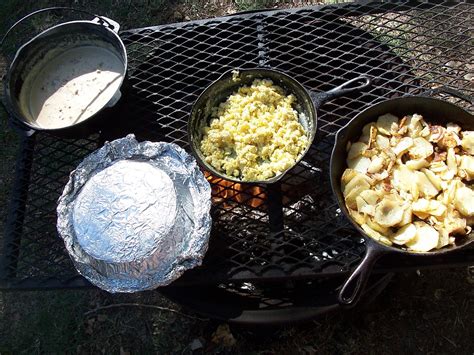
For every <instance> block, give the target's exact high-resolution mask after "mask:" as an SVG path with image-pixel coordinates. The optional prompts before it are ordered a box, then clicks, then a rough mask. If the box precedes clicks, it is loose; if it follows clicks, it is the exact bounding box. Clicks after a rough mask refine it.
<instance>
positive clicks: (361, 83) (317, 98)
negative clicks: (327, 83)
mask: <svg viewBox="0 0 474 355" xmlns="http://www.w3.org/2000/svg"><path fill="white" fill-rule="evenodd" d="M370 85H372V79H370V78H369V77H368V76H365V75H361V76H359V77H357V78H354V79H351V80H348V81H346V82H345V83H343V84H341V85H339V86H337V87H335V88H333V89H331V90H329V91H326V92H318V93H315V92H313V91H310V92H309V94H310V96H311V99H312V100H313V102H314V105H315V106H316V107H317V108H318V107H320V106H321V105H322V104H323V103H324V102H326V101H328V100H332V99H335V98H336V97H339V96H343V95H346V94H350V93H352V92H356V91H360V90H363V89H366V88H368V87H369V86H370Z"/></svg>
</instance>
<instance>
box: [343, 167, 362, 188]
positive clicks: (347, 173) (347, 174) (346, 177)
mask: <svg viewBox="0 0 474 355" xmlns="http://www.w3.org/2000/svg"><path fill="white" fill-rule="evenodd" d="M357 174H359V172H357V171H355V170H354V169H346V170H344V172H343V173H342V177H341V182H342V184H343V185H344V186H345V185H347V184H348V183H349V181H351V180H352V179H353V178H354V177H355V176H356V175H357Z"/></svg>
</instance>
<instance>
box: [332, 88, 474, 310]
mask: <svg viewBox="0 0 474 355" xmlns="http://www.w3.org/2000/svg"><path fill="white" fill-rule="evenodd" d="M443 91H448V92H449V93H451V94H454V95H455V96H458V97H462V98H463V99H467V100H468V101H470V102H472V100H471V99H470V98H466V96H465V95H463V94H460V93H457V92H455V91H454V90H452V89H447V90H446V89H445V90H443ZM385 113H392V114H394V115H396V116H398V117H403V116H404V115H409V114H413V113H418V114H421V115H422V116H423V118H424V119H425V121H426V122H428V123H438V124H443V125H446V124H447V123H448V122H455V123H457V124H459V126H461V127H462V129H463V130H474V116H473V115H471V114H470V113H469V112H467V111H465V110H463V109H462V108H460V107H459V106H456V105H454V104H451V103H448V102H445V101H442V100H438V99H434V98H430V97H423V96H409V97H402V98H397V99H391V100H387V101H383V102H381V103H378V104H376V105H373V106H371V107H369V108H368V109H366V110H364V111H362V112H361V113H359V114H358V115H357V116H355V117H354V118H353V119H352V120H351V121H350V122H349V123H348V124H347V125H346V126H345V127H343V128H341V130H340V131H339V132H338V133H337V134H336V142H335V145H334V149H333V151H332V155H331V163H330V164H331V170H330V174H331V186H332V189H333V192H334V195H335V196H336V199H337V202H338V204H339V207H340V208H341V210H342V211H343V213H344V214H345V216H346V217H347V218H348V219H349V220H350V221H351V222H352V224H353V225H354V227H355V228H356V229H357V230H358V231H359V233H361V234H362V235H363V236H364V237H365V240H366V247H367V251H366V254H365V256H364V258H363V260H362V262H361V263H360V265H359V266H358V267H357V268H356V269H355V271H354V272H353V273H352V274H351V276H350V277H349V279H348V280H347V281H346V282H345V284H344V285H343V287H342V289H341V291H340V293H339V302H340V303H341V304H343V305H352V304H355V303H356V302H357V300H358V299H359V297H360V295H361V293H362V290H363V288H364V287H365V285H366V283H367V280H368V278H369V276H370V273H371V270H372V267H373V265H374V264H375V262H376V261H377V260H378V259H379V258H380V257H381V256H382V255H384V254H388V253H393V254H404V255H421V256H422V257H429V256H430V255H439V254H445V253H450V252H452V251H454V250H456V249H459V248H463V247H465V246H467V245H468V244H471V243H472V242H473V241H474V232H471V233H470V234H469V235H468V236H466V237H463V238H462V239H459V238H458V239H457V242H456V245H453V246H449V247H445V248H443V249H439V250H437V251H431V252H427V253H418V252H416V253H415V252H408V251H406V250H403V249H400V248H396V247H391V246H387V245H385V244H382V243H379V242H378V241H376V240H375V239H372V238H371V237H369V236H368V235H367V234H366V233H365V232H364V230H363V229H362V228H361V227H360V226H359V225H358V224H357V223H356V222H355V221H354V220H353V219H352V217H351V216H350V215H349V212H348V211H347V208H346V205H345V203H344V197H343V195H342V191H341V176H342V173H343V172H344V170H345V169H346V168H347V165H346V156H347V152H346V146H347V143H348V142H349V141H351V142H355V141H357V140H358V139H359V137H360V135H361V134H362V127H364V125H366V124H367V123H369V122H374V121H376V120H377V117H378V116H380V115H383V114H385Z"/></svg>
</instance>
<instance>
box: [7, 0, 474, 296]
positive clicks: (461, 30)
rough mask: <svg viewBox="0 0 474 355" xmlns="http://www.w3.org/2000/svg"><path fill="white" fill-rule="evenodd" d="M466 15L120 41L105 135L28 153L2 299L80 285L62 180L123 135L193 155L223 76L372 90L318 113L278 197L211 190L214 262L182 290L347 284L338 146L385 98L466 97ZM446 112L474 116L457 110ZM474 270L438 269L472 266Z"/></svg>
mask: <svg viewBox="0 0 474 355" xmlns="http://www.w3.org/2000/svg"><path fill="white" fill-rule="evenodd" d="M473 14H474V8H473V6H471V5H467V4H454V5H450V6H447V5H445V4H442V3H440V4H431V5H428V4H425V3H415V2H410V6H407V5H403V4H399V5H394V4H387V3H384V4H380V3H373V4H369V5H354V4H349V5H343V6H326V7H321V8H318V7H316V8H309V9H303V10H291V11H276V12H266V13H257V14H250V15H236V16H233V17H227V18H220V19H213V20H206V21H196V22H189V23H184V24H175V25H167V26H159V27H152V28H145V29H137V30H131V31H128V32H124V33H122V38H123V40H124V42H125V44H126V46H127V50H128V56H129V65H130V70H129V78H128V89H127V90H126V92H125V93H124V97H123V99H122V101H121V103H120V107H118V108H117V123H116V124H115V125H114V128H113V130H112V129H111V130H106V131H103V132H102V133H101V134H100V136H97V135H96V136H94V137H90V138H88V139H81V140H63V139H57V138H54V137H51V136H48V135H45V134H38V135H36V137H35V139H26V140H25V143H24V145H23V148H22V155H21V158H20V160H19V162H18V167H19V169H18V171H17V174H16V178H17V179H16V180H17V181H16V187H15V190H14V194H13V201H12V204H11V208H10V212H11V213H10V217H9V222H8V224H7V229H6V238H5V239H6V244H5V247H4V250H3V255H2V259H1V261H2V265H1V266H2V268H1V272H2V274H1V275H0V279H2V280H3V282H2V284H1V286H2V287H42V286H45V285H48V286H58V287H64V286H76V285H77V286H81V285H84V284H85V281H84V280H83V279H82V278H80V277H79V276H78V275H77V273H76V271H75V270H74V269H73V267H72V264H71V262H70V260H69V258H68V256H67V255H66V252H65V249H64V248H63V246H62V243H61V241H60V240H59V238H57V235H56V231H55V219H56V216H55V207H56V200H57V198H58V197H59V195H60V193H61V191H62V188H63V186H64V184H65V182H66V181H67V179H68V174H69V172H70V171H71V170H72V169H73V168H74V167H75V166H76V165H77V163H78V162H79V161H80V160H81V159H82V158H83V157H84V156H85V155H87V154H88V153H89V152H91V151H92V150H94V149H95V148H97V147H98V146H100V145H101V144H102V143H103V141H104V140H109V139H114V138H117V137H121V136H123V135H125V134H127V133H129V132H133V133H135V135H136V136H137V137H138V138H139V139H149V140H154V141H157V140H164V141H168V142H175V143H177V144H179V145H181V146H182V147H184V148H185V149H188V148H189V147H188V143H187V137H186V123H187V119H188V114H189V112H190V110H191V107H192V104H193V102H194V100H195V99H196V98H197V96H198V95H199V94H200V93H201V92H202V90H203V89H204V88H205V87H206V86H207V85H209V84H210V83H211V82H212V81H213V80H215V79H217V78H218V77H219V76H220V74H222V73H223V72H225V71H227V70H228V69H232V68H252V67H269V68H274V69H278V70H282V71H284V72H286V73H288V74H289V75H291V76H292V77H294V78H296V79H297V80H299V81H300V82H302V83H303V84H304V85H305V86H306V87H307V88H309V89H311V90H315V91H321V90H328V89H330V88H331V87H334V86H337V85H339V84H341V83H342V82H343V81H345V80H348V79H351V78H354V77H356V76H358V75H361V74H367V75H369V76H372V77H373V78H374V86H373V87H372V88H371V89H370V90H368V91H367V92H364V93H361V94H354V95H351V96H348V97H345V98H340V99H337V100H334V101H332V102H330V103H328V104H326V105H325V106H323V108H322V109H321V110H320V111H319V115H320V116H319V121H318V125H319V126H318V135H317V137H316V139H315V143H314V144H313V146H312V147H311V149H310V151H309V153H308V154H307V156H306V157H305V159H304V161H303V162H301V163H300V164H299V165H298V166H297V167H296V168H295V169H293V170H292V171H291V172H289V173H288V175H287V176H285V178H284V179H283V180H282V182H281V183H280V184H278V185H274V186H260V187H249V186H246V185H239V184H234V183H230V182H227V181H224V180H221V179H215V178H213V177H212V176H209V177H208V178H209V179H210V181H211V183H212V184H213V204H214V206H213V210H212V214H213V220H214V224H213V230H212V236H211V244H210V248H209V251H208V253H207V256H206V259H205V262H204V265H203V266H202V267H200V268H198V269H196V270H192V271H190V272H187V273H186V274H185V275H184V276H183V278H181V279H180V280H179V281H178V283H179V284H191V283H193V284H204V283H219V282H235V281H245V280H253V281H259V280H267V279H281V278H295V277H312V278H314V277H321V276H322V277H327V276H328V275H332V274H338V275H341V274H342V273H345V272H347V271H348V270H350V269H351V268H353V267H354V265H356V264H357V263H358V262H359V261H360V258H361V255H363V253H364V250H365V247H364V244H363V241H362V240H361V238H360V236H358V235H357V233H355V231H354V230H353V229H352V227H350V225H349V223H348V221H347V220H345V218H344V217H343V216H342V215H341V213H340V212H339V211H338V210H337V207H336V203H335V201H334V199H333V198H332V192H331V188H330V184H329V171H328V168H329V157H330V154H331V149H332V145H333V140H334V133H335V132H336V131H337V130H338V129H339V128H340V127H342V126H343V125H344V124H345V123H347V122H348V120H349V119H350V118H351V117H353V116H354V115H355V114H356V113H357V112H359V111H360V110H362V109H364V108H366V107H368V106H370V105H372V104H374V103H376V102H379V101H381V100H384V99H387V98H391V97H396V96H401V95H404V94H407V93H413V94H417V93H420V92H423V91H426V90H428V89H433V88H436V87H438V86H440V85H442V84H449V85H450V86H452V87H454V88H457V89H458V90H460V91H462V92H463V93H464V94H470V95H472V94H473V93H474V90H473V88H472V81H469V80H472V79H469V76H468V74H469V73H468V72H467V71H466V70H470V71H471V72H472V70H473V69H472V58H469V57H468V56H467V54H470V53H473V52H474V51H473V43H472V36H469V35H468V24H469V21H468V19H472V17H473ZM461 15H462V16H461ZM430 16H431V17H430ZM433 16H434V17H433ZM419 18H423V19H424V22H422V21H418V19H419ZM426 18H434V19H435V20H436V21H435V22H436V23H434V22H433V23H430V22H429V21H428V22H427V21H426ZM433 21H434V20H433ZM466 36H467V37H466ZM436 38H438V39H441V42H442V43H438V42H436V41H435V39H436ZM469 38H471V41H469ZM433 53H435V54H436V55H435V56H433ZM456 53H458V56H457V57H456V60H454V59H453V57H454V56H455V54H456ZM446 63H451V66H448V65H447V64H446ZM453 63H454V64H453ZM468 65H471V67H470V68H471V69H466V68H469V67H468ZM466 78H467V79H466ZM470 85H471V86H470ZM443 98H445V99H449V100H452V101H454V102H456V103H459V104H463V105H465V107H467V108H468V109H469V108H472V107H470V106H469V105H468V104H466V103H463V102H462V101H459V100H457V99H455V98H453V97H452V96H443ZM188 150H189V149H188ZM23 206H25V209H23ZM23 212H24V213H23ZM472 256H473V255H472V252H471V253H464V254H459V255H455V256H453V257H450V259H449V260H448V259H443V260H439V259H437V260H436V262H438V263H445V264H453V263H459V262H469V260H471V261H472V259H473V258H472ZM400 266H402V267H420V266H422V264H420V262H419V261H417V260H416V259H413V260H411V261H410V260H400V259H398V260H388V261H386V262H385V263H384V262H383V261H382V263H381V267H383V268H384V269H394V268H399V267H400ZM425 266H429V263H428V264H427V265H425ZM379 270H380V268H379Z"/></svg>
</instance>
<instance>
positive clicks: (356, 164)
mask: <svg viewBox="0 0 474 355" xmlns="http://www.w3.org/2000/svg"><path fill="white" fill-rule="evenodd" d="M370 163H371V160H370V158H367V157H363V156H358V157H356V158H354V159H348V160H347V166H348V167H349V168H350V169H354V170H356V171H358V172H359V173H362V174H366V173H367V170H368V169H369V166H370Z"/></svg>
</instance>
